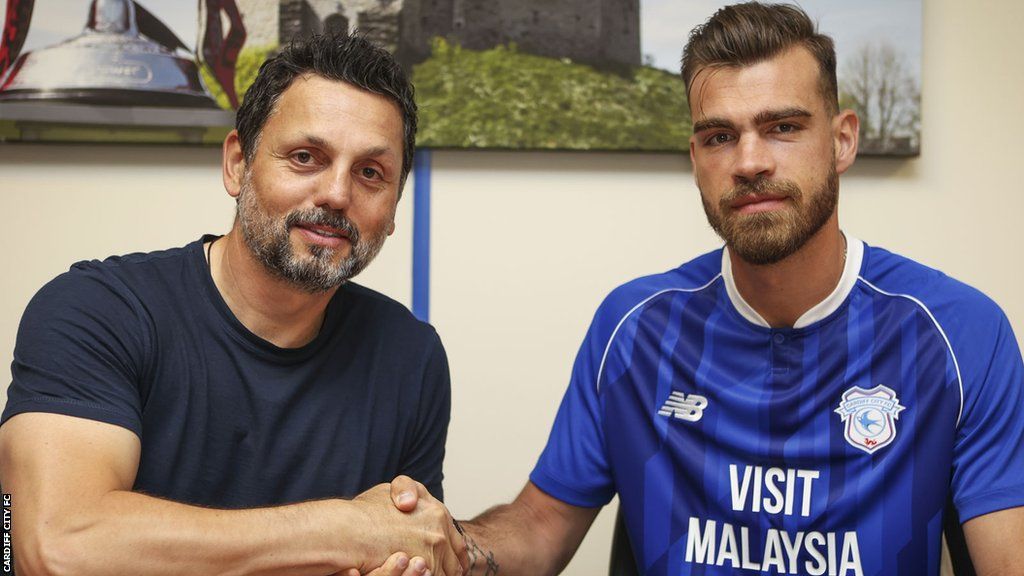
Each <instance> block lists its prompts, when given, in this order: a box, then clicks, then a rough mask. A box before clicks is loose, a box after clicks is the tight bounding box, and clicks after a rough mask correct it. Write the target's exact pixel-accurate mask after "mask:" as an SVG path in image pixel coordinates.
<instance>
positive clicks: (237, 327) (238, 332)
mask: <svg viewBox="0 0 1024 576" xmlns="http://www.w3.org/2000/svg"><path fill="white" fill-rule="evenodd" d="M219 238H223V236H220V235H216V234H204V235H203V236H202V238H200V239H199V240H198V241H196V242H194V243H193V247H192V248H193V249H192V250H191V251H190V253H191V259H192V262H193V265H194V267H195V268H196V270H195V271H196V272H197V273H198V274H199V278H200V279H201V282H202V284H203V288H204V292H205V293H206V300H207V302H208V303H209V304H210V306H211V307H212V308H213V309H214V310H215V312H216V313H217V317H218V318H219V319H220V320H221V322H222V324H223V325H224V327H225V329H226V331H227V332H228V334H229V335H230V336H232V337H233V338H234V339H235V340H237V341H239V342H241V343H242V344H244V345H246V346H248V347H249V348H251V349H252V350H254V351H256V352H259V353H260V354H270V355H272V356H274V357H275V358H277V359H279V360H282V361H289V362H298V361H302V360H305V359H306V358H308V357H310V356H311V355H313V354H314V353H315V352H316V351H317V350H319V349H320V348H321V347H322V346H323V344H324V342H326V341H327V339H328V338H329V336H328V334H327V332H328V330H324V329H321V330H320V333H319V334H317V335H316V337H315V338H313V340H311V341H310V342H309V343H308V344H305V345H304V346H300V347H298V348H282V347H280V346H277V345H276V344H274V343H273V342H270V341H268V340H266V339H264V338H262V337H260V336H258V335H257V334H254V333H253V332H252V331H251V330H249V329H248V328H246V327H245V324H242V321H241V320H239V319H238V317H237V316H235V313H234V312H232V311H231V307H230V306H228V303H227V302H226V301H225V300H224V296H223V295H222V294H221V293H220V290H219V289H218V288H217V285H216V284H215V283H214V281H213V274H212V272H211V270H210V265H209V263H208V262H207V260H206V252H205V250H203V247H204V244H206V242H209V241H215V240H217V239H219ZM342 292H343V290H338V292H337V293H335V295H334V297H333V298H331V301H330V302H328V303H327V310H326V313H325V315H324V322H323V326H330V325H331V324H332V319H333V317H334V309H335V308H336V306H335V301H336V300H337V299H338V298H340V297H341V293H342Z"/></svg>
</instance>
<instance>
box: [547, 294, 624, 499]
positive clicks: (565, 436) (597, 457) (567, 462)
mask: <svg viewBox="0 0 1024 576" xmlns="http://www.w3.org/2000/svg"><path fill="white" fill-rule="evenodd" d="M611 308H612V307H611V306H609V305H608V301H606V302H605V304H603V305H602V306H601V308H600V309H599V310H598V312H597V315H596V316H595V318H594V321H593V323H592V324H591V326H590V329H589V330H588V331H587V335H586V337H585V339H584V341H583V345H582V346H581V347H580V350H579V352H578V353H577V355H576V361H575V363H574V364H573V369H572V376H571V378H570V380H569V387H568V389H567V390H566V392H565V396H564V397H563V398H562V404H561V406H559V408H558V414H557V415H556V416H555V422H554V425H553V426H552V428H551V435H550V436H549V438H548V443H547V445H546V446H545V448H544V451H543V452H542V453H541V455H540V459H539V460H538V462H537V465H536V466H535V467H534V469H533V472H532V473H531V474H530V481H531V482H533V483H534V484H535V485H536V486H537V487H538V488H540V489H541V490H542V491H544V492H545V493H547V494H548V495H550V496H553V497H555V498H557V499H559V500H561V501H563V502H566V503H567V504H572V505H574V506H583V507H588V508H593V507H598V506H604V505H605V504H607V503H608V502H610V501H611V499H612V497H613V496H614V495H615V486H614V481H613V478H612V473H611V469H610V466H609V462H608V455H607V454H608V453H607V451H606V448H605V438H604V427H603V425H602V406H601V397H600V395H599V393H598V381H597V379H598V372H599V371H600V368H601V361H602V358H603V357H604V353H605V349H606V347H607V346H608V341H609V339H610V337H611V334H612V331H613V329H614V325H613V324H612V322H613V320H612V319H611V317H612V316H615V313H614V312H611V311H610V309H611ZM606 319H607V320H606ZM617 320H618V318H614V321H617Z"/></svg>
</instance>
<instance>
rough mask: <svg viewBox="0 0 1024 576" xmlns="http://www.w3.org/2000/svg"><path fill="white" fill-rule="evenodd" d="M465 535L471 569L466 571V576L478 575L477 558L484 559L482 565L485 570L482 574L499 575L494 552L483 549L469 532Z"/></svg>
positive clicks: (484, 575)
mask: <svg viewBox="0 0 1024 576" xmlns="http://www.w3.org/2000/svg"><path fill="white" fill-rule="evenodd" d="M463 536H465V538H466V553H467V554H469V570H467V571H466V576H477V572H476V563H477V560H482V561H483V565H481V566H480V568H481V569H482V570H483V574H482V576H498V563H497V562H496V561H495V560H494V552H491V551H489V550H488V551H485V550H483V549H481V548H480V546H478V545H477V543H476V541H475V540H473V537H472V536H470V535H469V534H463Z"/></svg>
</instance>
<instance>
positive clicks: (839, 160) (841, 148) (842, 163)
mask: <svg viewBox="0 0 1024 576" xmlns="http://www.w3.org/2000/svg"><path fill="white" fill-rule="evenodd" d="M832 133H833V138H834V144H833V150H835V154H836V172H838V173H839V174H842V173H843V172H846V170H847V169H848V168H849V167H850V166H853V161H854V160H856V159H857V144H858V142H859V140H860V118H858V117H857V113H856V112H854V111H853V110H843V111H842V112H840V113H839V114H837V115H836V117H835V118H834V119H833V120H832Z"/></svg>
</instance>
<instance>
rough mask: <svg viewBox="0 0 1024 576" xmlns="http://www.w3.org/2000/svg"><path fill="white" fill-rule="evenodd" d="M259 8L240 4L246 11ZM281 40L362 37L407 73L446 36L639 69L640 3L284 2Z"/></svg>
mask: <svg viewBox="0 0 1024 576" xmlns="http://www.w3.org/2000/svg"><path fill="white" fill-rule="evenodd" d="M253 1H255V0H240V4H242V5H243V12H244V11H245V8H244V5H245V4H248V3H250V2H253ZM274 16H277V17H278V31H279V32H278V36H279V39H280V40H281V41H287V40H288V39H290V38H291V37H292V36H294V35H297V34H300V35H301V34H305V33H312V32H320V31H323V30H330V29H346V28H347V29H350V30H351V29H355V28H358V29H359V30H361V31H363V32H365V33H366V34H367V35H368V36H369V37H370V38H371V39H373V40H375V41H376V42H378V43H380V44H381V45H383V46H384V47H386V48H388V49H389V50H391V51H393V52H395V54H396V55H397V56H398V59H399V61H401V62H402V63H403V64H405V65H407V66H408V65H411V64H415V63H417V62H422V61H423V60H425V59H426V58H427V57H428V56H429V55H430V42H431V40H432V39H433V38H435V37H437V36H440V37H443V38H447V39H448V40H449V41H452V42H455V43H458V44H461V45H462V46H464V47H466V48H469V49H472V50H486V49H488V48H493V47H494V46H498V45H501V44H508V43H511V42H514V43H515V44H516V45H517V46H518V47H519V50H521V51H523V52H527V53H530V54H537V55H540V56H547V57H550V58H569V59H571V60H573V61H576V62H582V63H585V64H590V65H593V66H596V67H599V68H606V69H622V68H626V67H630V66H639V65H640V60H641V58H640V0H279V10H278V13H277V14H275V15H274Z"/></svg>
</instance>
